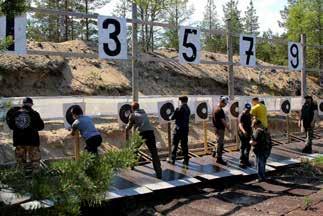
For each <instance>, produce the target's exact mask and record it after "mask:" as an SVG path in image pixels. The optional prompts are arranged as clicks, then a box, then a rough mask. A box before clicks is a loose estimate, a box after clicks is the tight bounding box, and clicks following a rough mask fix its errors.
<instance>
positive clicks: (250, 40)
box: [240, 35, 256, 67]
mask: <svg viewBox="0 0 323 216" xmlns="http://www.w3.org/2000/svg"><path fill="white" fill-rule="evenodd" d="M240 64H241V65H243V66H250V67H255V66H256V37H255V36H253V35H240Z"/></svg>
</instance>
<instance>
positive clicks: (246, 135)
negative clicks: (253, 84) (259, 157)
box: [238, 103, 252, 168]
mask: <svg viewBox="0 0 323 216" xmlns="http://www.w3.org/2000/svg"><path fill="white" fill-rule="evenodd" d="M250 110H251V105H250V104H249V103H247V104H245V107H244V110H243V111H242V112H241V113H240V115H239V128H238V135H239V138H240V153H241V155H240V165H239V166H240V167H241V168H246V167H247V166H250V165H251V164H250V162H249V153H250V148H251V146H250V139H251V136H252V126H251V123H252V120H251V115H250Z"/></svg>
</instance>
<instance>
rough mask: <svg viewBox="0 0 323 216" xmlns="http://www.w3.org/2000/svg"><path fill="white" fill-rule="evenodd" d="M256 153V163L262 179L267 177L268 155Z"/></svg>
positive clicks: (259, 176)
mask: <svg viewBox="0 0 323 216" xmlns="http://www.w3.org/2000/svg"><path fill="white" fill-rule="evenodd" d="M255 155H256V164H257V171H258V178H259V179H261V180H264V179H266V175H265V173H266V161H267V158H266V155H265V154H264V153H257V154H255Z"/></svg>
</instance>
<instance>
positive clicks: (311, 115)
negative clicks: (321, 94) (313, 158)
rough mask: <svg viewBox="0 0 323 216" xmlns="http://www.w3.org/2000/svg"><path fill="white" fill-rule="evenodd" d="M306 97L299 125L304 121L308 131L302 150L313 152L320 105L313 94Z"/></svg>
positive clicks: (305, 128) (304, 126)
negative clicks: (314, 99) (318, 105)
mask: <svg viewBox="0 0 323 216" xmlns="http://www.w3.org/2000/svg"><path fill="white" fill-rule="evenodd" d="M304 99H305V103H304V105H303V107H302V110H301V115H300V120H299V127H301V125H302V123H303V128H304V130H305V132H306V142H305V147H304V149H303V150H302V152H303V153H308V154H311V153H312V140H313V133H314V127H315V122H316V120H317V117H318V107H317V104H316V103H315V102H314V101H313V98H312V97H311V96H305V97H304Z"/></svg>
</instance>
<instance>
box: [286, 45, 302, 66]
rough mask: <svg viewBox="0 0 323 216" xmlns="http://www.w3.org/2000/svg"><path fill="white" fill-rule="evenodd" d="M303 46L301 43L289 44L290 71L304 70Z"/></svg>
mask: <svg viewBox="0 0 323 216" xmlns="http://www.w3.org/2000/svg"><path fill="white" fill-rule="evenodd" d="M302 52H303V49H302V45H301V44H300V43H295V42H288V69H289V70H302V68H303V58H302Z"/></svg>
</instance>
